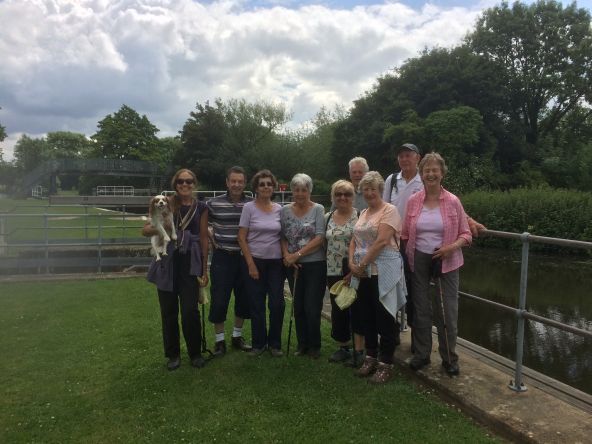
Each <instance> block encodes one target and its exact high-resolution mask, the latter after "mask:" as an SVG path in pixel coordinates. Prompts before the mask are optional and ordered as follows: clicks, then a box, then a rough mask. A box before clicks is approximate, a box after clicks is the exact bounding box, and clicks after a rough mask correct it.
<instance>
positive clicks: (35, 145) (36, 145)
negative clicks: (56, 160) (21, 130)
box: [14, 134, 49, 174]
mask: <svg viewBox="0 0 592 444" xmlns="http://www.w3.org/2000/svg"><path fill="white" fill-rule="evenodd" d="M48 158H49V156H48V150H47V141H46V140H45V139H44V138H41V139H33V138H31V137H29V136H27V135H26V134H23V135H22V136H21V137H20V138H19V140H17V142H16V145H15V146H14V163H15V165H16V167H17V168H18V169H19V170H20V171H21V173H25V174H26V173H28V172H31V171H33V170H34V169H35V168H36V167H37V166H38V165H40V164H41V163H42V162H44V161H46V160H47V159H48Z"/></svg>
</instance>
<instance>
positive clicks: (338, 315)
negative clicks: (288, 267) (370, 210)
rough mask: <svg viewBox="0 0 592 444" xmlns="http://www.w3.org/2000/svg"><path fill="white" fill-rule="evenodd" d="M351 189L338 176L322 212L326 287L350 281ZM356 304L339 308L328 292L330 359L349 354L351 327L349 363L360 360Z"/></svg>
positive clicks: (360, 336)
mask: <svg viewBox="0 0 592 444" xmlns="http://www.w3.org/2000/svg"><path fill="white" fill-rule="evenodd" d="M354 193H355V192H354V186H353V184H352V183H351V182H348V181H347V180H338V181H337V182H335V183H334V184H333V186H331V202H332V203H333V207H334V208H335V209H334V210H333V211H331V212H329V213H327V214H325V227H326V230H325V239H326V240H327V242H326V249H327V287H329V288H331V286H333V284H335V283H336V282H338V281H339V280H341V279H344V278H345V279H346V280H347V281H349V279H350V278H351V273H350V272H349V267H347V255H348V249H349V243H350V241H351V238H352V234H353V230H354V225H355V224H356V222H357V220H358V212H357V210H356V209H355V208H354V207H353V202H354ZM344 259H345V261H344ZM344 262H346V263H344ZM357 307H358V304H357V303H356V302H354V303H353V304H352V306H350V307H349V308H347V309H345V310H341V309H340V308H339V307H338V306H337V304H336V303H335V296H334V295H331V337H332V338H333V339H335V341H337V343H338V344H339V349H337V351H336V352H335V353H333V354H332V355H331V356H330V357H329V362H344V361H348V360H349V359H350V358H352V353H351V352H350V339H351V335H350V331H351V330H353V332H354V342H355V344H354V350H355V353H354V354H353V358H352V360H351V361H349V362H348V363H351V365H353V366H358V365H360V364H361V363H362V360H363V349H364V336H363V333H362V326H361V318H360V314H359V310H357ZM350 323H351V330H350Z"/></svg>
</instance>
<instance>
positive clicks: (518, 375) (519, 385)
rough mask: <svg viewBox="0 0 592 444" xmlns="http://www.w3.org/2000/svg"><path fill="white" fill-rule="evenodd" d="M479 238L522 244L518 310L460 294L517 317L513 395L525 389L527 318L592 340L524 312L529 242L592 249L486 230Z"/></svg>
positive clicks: (578, 330) (571, 328) (575, 243)
mask: <svg viewBox="0 0 592 444" xmlns="http://www.w3.org/2000/svg"><path fill="white" fill-rule="evenodd" d="M481 235H484V236H492V237H500V238H505V239H513V240H518V241H520V242H521V243H522V256H521V262H520V292H519V296H518V307H510V306H508V305H505V304H501V303H499V302H495V301H490V300H489V299H484V298H481V297H479V296H475V295H472V294H469V293H465V292H462V291H459V295H460V296H463V297H466V298H469V299H471V300H474V301H477V302H480V303H485V304H488V305H491V306H494V307H496V308H499V309H501V310H504V311H506V312H511V313H513V314H515V315H516V318H517V332H516V352H515V359H514V362H515V367H514V379H513V380H511V381H510V383H509V384H508V387H509V388H510V389H511V390H514V391H516V392H524V391H526V390H527V387H526V385H525V384H524V382H523V381H522V379H523V378H522V361H523V356H524V324H525V320H526V319H529V320H532V321H535V322H540V323H541V324H544V325H548V326H550V327H554V328H557V329H559V330H562V331H566V332H569V333H573V334H575V335H578V336H582V337H584V338H592V331H590V330H584V329H581V328H578V327H574V326H572V325H568V324H564V323H563V322H559V321H556V320H553V319H549V318H545V317H543V316H539V315H536V314H534V313H531V312H529V311H528V310H526V294H527V281H528V259H529V250H530V244H531V243H543V244H551V245H558V246H561V247H570V248H585V249H592V242H584V241H576V240H569V239H558V238H553V237H544V236H535V235H532V234H530V233H526V232H525V233H522V234H518V233H508V232H505V231H495V230H485V231H483V232H481Z"/></svg>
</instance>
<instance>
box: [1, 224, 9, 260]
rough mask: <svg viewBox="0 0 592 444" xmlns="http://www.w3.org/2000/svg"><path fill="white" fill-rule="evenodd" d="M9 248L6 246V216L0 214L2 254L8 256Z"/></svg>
mask: <svg viewBox="0 0 592 444" xmlns="http://www.w3.org/2000/svg"><path fill="white" fill-rule="evenodd" d="M7 255H8V248H6V218H5V217H4V216H0V256H7Z"/></svg>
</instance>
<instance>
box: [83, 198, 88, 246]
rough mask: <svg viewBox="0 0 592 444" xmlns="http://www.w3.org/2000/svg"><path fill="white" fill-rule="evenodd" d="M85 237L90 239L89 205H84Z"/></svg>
mask: <svg viewBox="0 0 592 444" xmlns="http://www.w3.org/2000/svg"><path fill="white" fill-rule="evenodd" d="M84 239H85V240H88V205H85V206H84Z"/></svg>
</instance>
